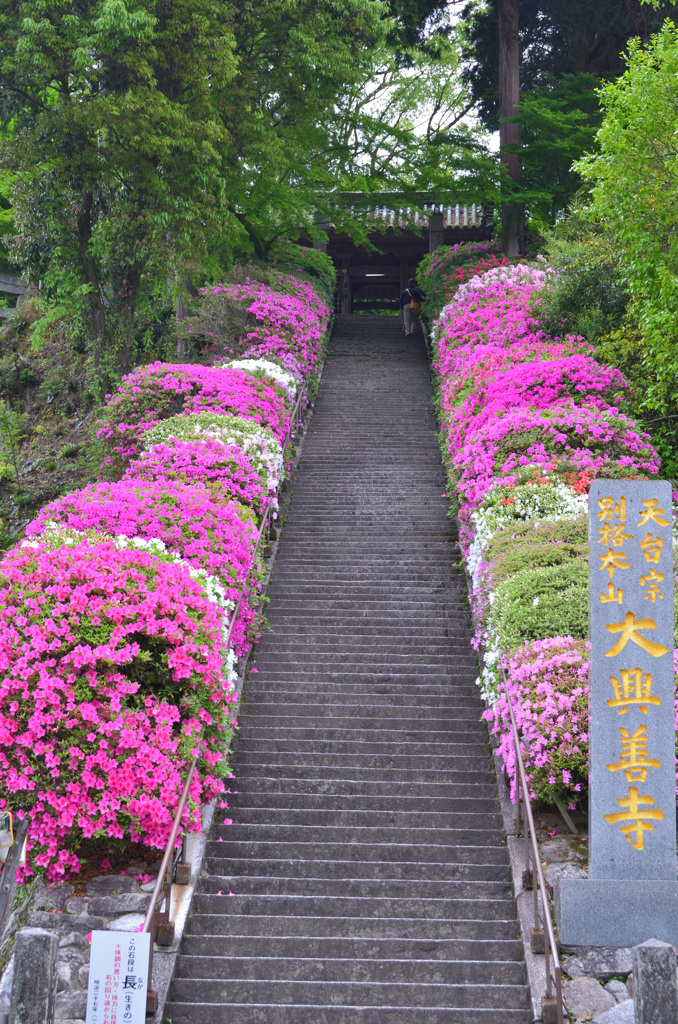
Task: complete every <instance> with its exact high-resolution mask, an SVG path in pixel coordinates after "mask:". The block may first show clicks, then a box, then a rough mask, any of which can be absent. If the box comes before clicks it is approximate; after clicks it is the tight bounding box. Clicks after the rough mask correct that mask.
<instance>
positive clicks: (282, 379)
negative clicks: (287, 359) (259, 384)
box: [216, 359, 299, 402]
mask: <svg viewBox="0 0 678 1024" xmlns="http://www.w3.org/2000/svg"><path fill="white" fill-rule="evenodd" d="M216 369H219V370H226V369H231V370H244V371H245V372H246V373H250V374H251V375H252V376H253V377H258V378H259V379H260V380H264V381H268V382H270V383H272V384H277V385H278V386H279V387H282V388H284V389H285V391H286V392H287V394H288V395H289V398H290V401H292V402H294V400H295V399H296V397H297V392H298V390H299V381H298V380H297V379H296V378H295V377H294V375H293V374H291V373H290V372H289V371H288V370H284V369H283V367H282V366H280V364H279V363H274V362H273V361H272V360H271V359H232V360H231V361H230V362H228V363H222V364H220V365H219V366H217V367H216Z"/></svg>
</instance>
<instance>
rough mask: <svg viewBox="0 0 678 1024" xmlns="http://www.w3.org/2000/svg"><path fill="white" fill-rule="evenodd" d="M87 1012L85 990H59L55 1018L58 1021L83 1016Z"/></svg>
mask: <svg viewBox="0 0 678 1024" xmlns="http://www.w3.org/2000/svg"><path fill="white" fill-rule="evenodd" d="M86 1013H87V993H86V992H60V993H59V995H58V996H57V998H56V1019H57V1020H58V1021H63V1020H72V1019H73V1018H74V1017H75V1018H84V1017H85V1014H86Z"/></svg>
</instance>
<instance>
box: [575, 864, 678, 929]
mask: <svg viewBox="0 0 678 1024" xmlns="http://www.w3.org/2000/svg"><path fill="white" fill-rule="evenodd" d="M555 911H556V921H557V922H558V937H559V939H560V942H561V943H562V945H563V946H637V945H639V944H640V943H641V942H645V941H646V940H647V939H661V940H662V941H663V942H670V943H671V945H673V946H676V945H678V881H670V880H668V879H643V880H637V879H607V878H605V879H599V878H598V879H593V878H563V879H561V880H560V881H559V882H556V887H555Z"/></svg>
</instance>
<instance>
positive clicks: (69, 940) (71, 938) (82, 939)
mask: <svg viewBox="0 0 678 1024" xmlns="http://www.w3.org/2000/svg"><path fill="white" fill-rule="evenodd" d="M68 946H79V947H80V949H89V942H88V941H87V936H86V935H83V934H82V932H68V933H67V934H66V935H62V936H61V938H60V939H59V949H66V948H67V947H68Z"/></svg>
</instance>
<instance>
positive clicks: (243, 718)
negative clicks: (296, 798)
mask: <svg viewBox="0 0 678 1024" xmlns="http://www.w3.org/2000/svg"><path fill="white" fill-rule="evenodd" d="M284 707H285V705H282V704H268V705H263V704H255V705H250V706H249V707H247V706H245V707H244V710H243V711H242V712H241V713H240V718H239V720H240V727H241V729H242V728H244V727H245V726H247V729H248V730H252V733H251V734H252V735H255V734H256V730H257V729H278V728H283V729H284V728H285V722H287V723H289V728H290V729H291V730H294V731H296V730H297V729H316V728H319V729H324V728H331V729H337V730H344V729H347V730H349V731H351V732H352V731H354V730H355V729H363V728H365V729H368V728H369V727H372V728H373V729H376V730H379V729H381V730H383V729H392V730H394V731H402V729H400V730H399V729H398V727H399V726H402V725H403V724H407V726H408V730H407V731H408V733H410V732H411V733H412V734H413V735H419V733H420V731H421V729H424V730H425V731H426V732H427V734H429V735H430V733H428V730H427V723H430V728H431V730H433V731H435V732H436V733H442V732H443V730H444V731H445V734H447V735H449V733H451V732H452V731H453V729H455V728H456V729H463V730H465V731H466V730H469V729H470V730H472V731H473V732H481V733H482V734H483V736H486V735H487V726H486V725H485V723H484V722H483V721H482V719H481V718H480V716H479V714H478V712H477V710H476V709H475V708H461V709H455V710H453V711H446V710H437V709H433V708H421V707H419V706H418V705H416V704H413V705H405V707H403V708H396V707H393V705H391V709H392V713H391V714H388V711H389V708H388V706H385V707H384V706H380V705H378V704H377V705H374V704H370V705H369V706H368V707H362V708H361V709H360V715H358V716H356V717H352V716H351V715H343V716H342V715H340V713H339V712H340V711H341V710H342V708H341V707H340V706H339V705H338V704H336V705H333V704H288V705H287V707H288V708H289V711H290V713H289V714H287V715H285V712H284ZM267 710H270V712H271V713H270V714H267V713H266V712H267ZM370 712H371V713H370ZM446 727H447V728H446ZM370 731H372V730H370ZM382 735H383V732H382Z"/></svg>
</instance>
